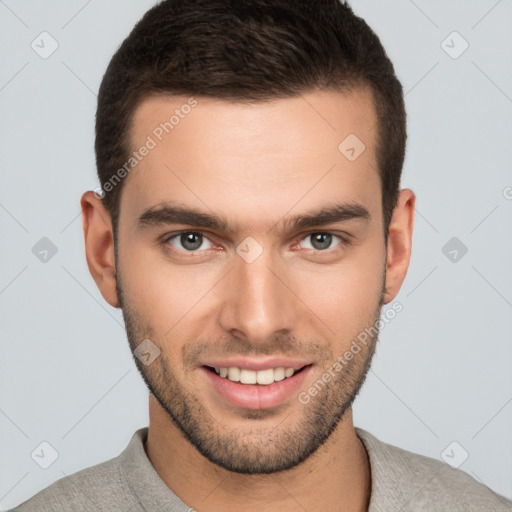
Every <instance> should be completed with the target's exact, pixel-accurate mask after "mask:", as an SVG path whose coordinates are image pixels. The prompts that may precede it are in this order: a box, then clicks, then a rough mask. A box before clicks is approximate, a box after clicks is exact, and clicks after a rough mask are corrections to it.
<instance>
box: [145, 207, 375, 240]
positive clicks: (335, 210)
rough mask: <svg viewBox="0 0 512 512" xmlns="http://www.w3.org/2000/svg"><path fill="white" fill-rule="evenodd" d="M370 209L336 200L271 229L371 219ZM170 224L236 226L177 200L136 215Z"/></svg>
mask: <svg viewBox="0 0 512 512" xmlns="http://www.w3.org/2000/svg"><path fill="white" fill-rule="evenodd" d="M370 219H371V216H370V212H369V211H368V209H367V208H366V207H364V206H363V205H361V204H357V203H339V204H335V205H332V206H325V207H323V208H321V209H319V210H315V211H310V212H306V213H303V214H300V215H296V216H294V217H289V218H282V219H280V220H279V221H278V222H276V223H275V224H274V225H273V226H272V228H271V229H270V231H274V232H277V233H278V234H282V233H288V232H294V231H299V230H301V229H307V228H313V227H319V226H323V225H325V224H333V223H335V222H347V221H351V220H361V221H364V222H368V221H370ZM170 224H186V225H189V226H195V227H198V228H205V229H212V230H214V231H218V232H223V233H228V234H235V233H236V231H237V230H236V229H235V228H234V227H232V226H230V225H229V223H228V221H227V220H226V218H224V217H222V216H217V215H214V214H210V213H206V212H201V211H198V210H194V209H192V208H187V207H183V206H179V205H177V204H169V203H164V204H159V205H156V206H153V207H151V208H148V209H147V210H145V211H144V212H143V213H142V214H141V215H140V216H139V217H138V225H139V227H140V228H144V227H147V226H153V227H157V226H165V225H170Z"/></svg>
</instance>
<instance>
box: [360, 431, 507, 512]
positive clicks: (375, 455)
mask: <svg viewBox="0 0 512 512" xmlns="http://www.w3.org/2000/svg"><path fill="white" fill-rule="evenodd" d="M356 433H357V435H358V437H359V438H360V439H361V441H362V442H363V444H364V445H365V448H366V451H367V453H368V457H369V459H370V466H371V474H372V496H371V498H370V508H369V511H370V512H374V511H375V512H380V511H381V510H383V511H384V510H395V509H396V510H403V512H406V511H412V510H414V511H415V512H420V511H425V512H426V511H429V512H430V511H432V512H435V511H445V510H450V511H451V512H458V511H460V512H480V511H484V510H493V511H494V512H501V511H503V512H511V511H512V502H511V501H509V500H507V499H506V498H504V497H503V496H500V495H499V494H497V493H495V492H494V491H492V490H491V489H489V488H488V487H487V486H485V485H483V484H481V483H480V482H478V481H477V480H475V479H474V478H473V477H472V476H470V475H468V474H467V473H465V472H464V471H462V470H460V469H454V468H452V467H451V466H449V465H448V464H446V463H444V462H441V461H440V460H436V459H432V458H430V457H425V456H423V455H419V454H416V453H412V452H409V451H407V450H404V449H402V448H399V447H397V446H393V445H390V444H387V443H384V442H382V441H380V440H378V439H377V438H376V437H375V436H373V435H372V434H370V433H369V432H366V431H365V430H363V429H360V428H356ZM372 507H373V508H372Z"/></svg>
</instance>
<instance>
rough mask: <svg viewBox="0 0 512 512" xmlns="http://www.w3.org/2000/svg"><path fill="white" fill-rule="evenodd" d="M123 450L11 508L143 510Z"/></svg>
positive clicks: (29, 511) (21, 511)
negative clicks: (124, 465) (125, 470)
mask: <svg viewBox="0 0 512 512" xmlns="http://www.w3.org/2000/svg"><path fill="white" fill-rule="evenodd" d="M122 458H123V454H121V455H119V456H118V457H115V458H113V459H110V460H107V461H105V462H102V463H100V464H96V465H94V466H90V467H88V468H85V469H82V470H81V471H78V472H76V473H73V474H72V475H69V476H66V477H64V478H61V479H60V480H57V481H56V482H54V483H52V484H51V485H50V486H48V487H46V488H45V489H43V490H41V491H40V492H38V493H37V494H36V495H35V496H33V497H32V498H30V499H28V500H27V501H25V502H23V503H21V504H20V505H18V506H17V507H15V508H14V509H12V511H11V512H35V511H37V512H69V511H71V510H72V511H74V512H81V511H84V512H85V511H90V510H98V511H99V510H101V511H103V510H105V511H107V510H110V511H111V510H126V511H135V510H140V508H139V507H138V506H137V505H138V501H137V499H136V496H135V495H134V493H133V492H132V490H131V488H130V486H129V485H128V482H127V480H126V478H125V476H124V474H123V468H122Z"/></svg>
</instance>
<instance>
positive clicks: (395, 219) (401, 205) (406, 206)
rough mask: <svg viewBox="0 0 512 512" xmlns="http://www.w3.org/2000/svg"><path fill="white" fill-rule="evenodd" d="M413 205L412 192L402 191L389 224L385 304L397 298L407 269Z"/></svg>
mask: <svg viewBox="0 0 512 512" xmlns="http://www.w3.org/2000/svg"><path fill="white" fill-rule="evenodd" d="M415 204H416V197H415V195H414V192H413V191H412V190H410V189H402V190H401V191H400V195H399V198H398V203H397V205H396V207H395V209H394V211H393V216H392V218H391V222H390V224H389V231H388V244H387V261H386V287H385V293H384V303H385V304H388V303H389V302H391V301H392V300H393V299H394V298H395V297H396V296H397V294H398V292H399V290H400V287H401V286H402V283H403V281H404V279H405V276H406V274H407V269H408V268H409V261H410V259H411V250H412V233H413V228H414V211H415Z"/></svg>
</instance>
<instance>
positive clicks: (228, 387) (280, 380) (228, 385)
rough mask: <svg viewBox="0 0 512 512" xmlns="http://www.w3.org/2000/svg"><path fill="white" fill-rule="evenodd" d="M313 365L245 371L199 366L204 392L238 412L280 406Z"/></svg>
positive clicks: (225, 367)
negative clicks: (213, 395) (208, 392)
mask: <svg viewBox="0 0 512 512" xmlns="http://www.w3.org/2000/svg"><path fill="white" fill-rule="evenodd" d="M312 367H313V364H307V365H304V366H301V367H299V368H291V367H288V368H286V367H282V366H278V367H275V368H264V369H261V370H249V369H247V368H240V367H237V366H229V367H227V366H220V367H216V366H207V365H204V366H201V367H200V368H199V369H200V370H201V371H202V373H203V375H204V376H205V378H206V379H207V384H208V389H209V390H211V391H213V392H214V393H215V394H216V395H217V398H221V400H222V401H223V402H227V403H228V404H229V405H232V406H233V405H234V406H236V407H239V408H242V409H252V410H259V409H269V408H273V407H277V406H280V405H282V404H284V403H285V402H286V401H287V400H290V398H291V397H293V395H294V394H296V393H297V392H298V391H299V389H300V387H301V385H302V383H303V382H304V379H305V378H306V376H307V375H308V374H309V373H310V372H311V369H312Z"/></svg>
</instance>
